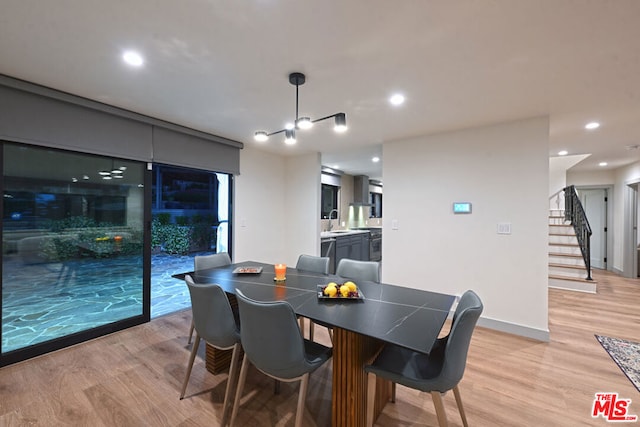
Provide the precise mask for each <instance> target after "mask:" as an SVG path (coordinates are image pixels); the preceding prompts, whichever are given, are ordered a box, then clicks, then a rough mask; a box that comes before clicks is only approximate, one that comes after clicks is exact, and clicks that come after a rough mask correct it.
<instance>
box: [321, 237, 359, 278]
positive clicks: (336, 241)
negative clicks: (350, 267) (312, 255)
mask: <svg viewBox="0 0 640 427" xmlns="http://www.w3.org/2000/svg"><path fill="white" fill-rule="evenodd" d="M320 254H321V255H322V256H328V257H329V259H330V262H329V272H330V273H331V274H333V273H335V271H336V266H337V265H338V262H340V260H341V259H343V258H349V259H355V260H359V261H369V259H370V254H369V230H335V231H323V232H322V233H320Z"/></svg>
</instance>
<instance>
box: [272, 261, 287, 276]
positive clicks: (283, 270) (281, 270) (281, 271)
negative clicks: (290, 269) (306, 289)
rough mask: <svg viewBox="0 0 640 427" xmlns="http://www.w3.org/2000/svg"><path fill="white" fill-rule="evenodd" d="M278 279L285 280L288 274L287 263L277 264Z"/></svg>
mask: <svg viewBox="0 0 640 427" xmlns="http://www.w3.org/2000/svg"><path fill="white" fill-rule="evenodd" d="M274 267H275V270H276V280H284V279H285V277H286V275H287V266H286V265H285V264H276V265H275V266H274Z"/></svg>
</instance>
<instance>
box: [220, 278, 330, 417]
mask: <svg viewBox="0 0 640 427" xmlns="http://www.w3.org/2000/svg"><path fill="white" fill-rule="evenodd" d="M236 298H237V300H238V308H239V311H240V324H241V325H242V328H241V330H240V336H241V340H242V347H243V349H244V352H245V356H244V359H243V361H242V368H241V369H240V378H239V380H238V388H237V390H236V397H235V400H234V404H233V412H232V414H231V426H233V425H234V423H235V420H236V417H237V414H238V408H239V406H240V400H241V397H242V391H243V388H244V384H245V380H246V378H247V371H248V370H249V363H251V364H253V365H254V366H255V367H256V368H257V369H258V370H259V371H261V372H262V373H264V374H266V375H267V376H269V377H271V378H274V379H276V380H278V381H284V382H293V381H300V390H299V392H298V405H297V409H296V421H295V426H296V427H300V426H301V425H302V418H303V414H304V404H305V399H306V395H307V387H308V384H309V376H310V374H311V373H312V372H313V371H315V370H316V369H317V368H318V367H320V366H321V365H322V364H323V363H325V362H326V361H327V360H329V358H331V348H329V347H325V346H323V345H321V344H318V343H315V342H312V341H309V340H306V339H304V338H303V336H302V332H301V331H300V328H299V327H298V322H297V320H296V314H295V312H294V311H293V308H292V307H291V305H290V304H289V303H288V302H286V301H270V302H260V301H255V300H253V299H250V298H248V297H246V296H245V295H244V294H243V293H242V291H240V290H238V289H237V290H236Z"/></svg>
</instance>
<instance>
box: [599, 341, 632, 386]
mask: <svg viewBox="0 0 640 427" xmlns="http://www.w3.org/2000/svg"><path fill="white" fill-rule="evenodd" d="M596 339H597V340H598V341H599V342H600V344H601V345H602V347H603V348H604V349H605V350H606V351H607V353H609V356H611V358H612V359H613V361H614V362H616V364H617V365H618V367H619V368H620V370H621V371H622V372H623V373H624V374H625V375H626V376H627V378H629V381H631V383H632V384H633V385H634V386H635V387H636V389H637V390H638V391H640V343H637V342H633V341H627V340H622V339H619V338H611V337H605V336H602V335H596Z"/></svg>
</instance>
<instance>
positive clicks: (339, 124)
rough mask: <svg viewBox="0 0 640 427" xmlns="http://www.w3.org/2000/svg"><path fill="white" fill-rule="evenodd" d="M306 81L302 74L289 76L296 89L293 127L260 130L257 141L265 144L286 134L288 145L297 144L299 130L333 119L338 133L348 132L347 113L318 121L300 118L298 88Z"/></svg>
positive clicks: (285, 139) (255, 136)
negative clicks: (273, 137) (279, 135)
mask: <svg viewBox="0 0 640 427" xmlns="http://www.w3.org/2000/svg"><path fill="white" fill-rule="evenodd" d="M305 80H306V77H305V75H304V74H302V73H291V74H289V83H291V84H292V85H294V86H295V87H296V119H295V121H294V125H293V127H291V128H285V129H281V130H278V131H275V132H270V133H269V132H267V131H264V130H259V131H257V132H256V133H255V134H254V138H255V140H256V141H259V142H264V141H266V140H268V139H269V137H270V136H271V135H276V134H278V133H283V132H284V142H285V143H286V144H295V143H296V131H297V130H306V129H310V128H311V127H313V125H314V123H318V122H321V121H323V120H327V119H331V118H333V119H334V123H335V125H334V128H333V129H334V130H335V131H336V132H344V131H346V130H347V115H346V114H345V113H335V114H331V115H330V116H326V117H322V118H319V119H316V120H312V119H311V118H310V117H298V88H299V87H300V86H302V85H303V84H304V82H305Z"/></svg>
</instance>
